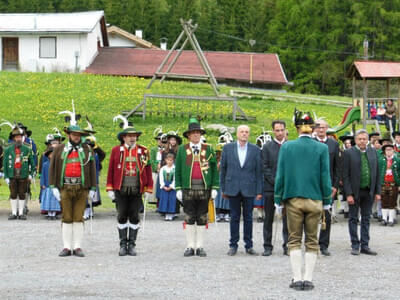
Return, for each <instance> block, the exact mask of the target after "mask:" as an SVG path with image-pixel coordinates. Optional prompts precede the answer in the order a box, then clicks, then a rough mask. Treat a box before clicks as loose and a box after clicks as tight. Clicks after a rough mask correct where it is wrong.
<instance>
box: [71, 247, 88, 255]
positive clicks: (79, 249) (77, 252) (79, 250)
mask: <svg viewBox="0 0 400 300" xmlns="http://www.w3.org/2000/svg"><path fill="white" fill-rule="evenodd" d="M72 254H73V255H75V256H78V257H84V256H85V253H83V251H82V249H81V248H76V249H74V251H73V252H72Z"/></svg>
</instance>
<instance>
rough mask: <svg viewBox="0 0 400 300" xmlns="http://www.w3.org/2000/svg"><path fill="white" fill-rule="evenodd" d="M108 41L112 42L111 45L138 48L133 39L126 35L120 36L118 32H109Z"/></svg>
mask: <svg viewBox="0 0 400 300" xmlns="http://www.w3.org/2000/svg"><path fill="white" fill-rule="evenodd" d="M108 41H109V43H110V47H132V48H136V44H135V43H134V42H133V41H131V40H128V39H126V38H124V37H121V36H118V35H116V34H113V33H111V34H110V33H109V34H108Z"/></svg>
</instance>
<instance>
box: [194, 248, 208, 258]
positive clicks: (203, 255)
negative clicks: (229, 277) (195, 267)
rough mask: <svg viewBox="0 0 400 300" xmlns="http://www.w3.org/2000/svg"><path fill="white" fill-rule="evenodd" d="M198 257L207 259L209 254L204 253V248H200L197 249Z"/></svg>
mask: <svg viewBox="0 0 400 300" xmlns="http://www.w3.org/2000/svg"><path fill="white" fill-rule="evenodd" d="M196 255H197V256H200V257H206V256H207V253H206V251H204V249H203V248H198V249H196Z"/></svg>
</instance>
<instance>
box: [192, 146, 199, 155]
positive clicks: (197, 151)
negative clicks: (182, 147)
mask: <svg viewBox="0 0 400 300" xmlns="http://www.w3.org/2000/svg"><path fill="white" fill-rule="evenodd" d="M192 148H193V153H194V154H199V148H198V147H197V146H193V147H192Z"/></svg>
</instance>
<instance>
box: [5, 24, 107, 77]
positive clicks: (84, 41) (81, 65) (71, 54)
mask: <svg viewBox="0 0 400 300" xmlns="http://www.w3.org/2000/svg"><path fill="white" fill-rule="evenodd" d="M2 37H3V35H1V34H0V70H1V68H2V60H3V56H2V45H1V38H2ZM5 37H18V47H19V49H18V51H19V53H18V58H19V70H20V71H24V72H75V69H76V63H77V66H78V71H83V70H85V69H86V68H87V67H88V66H89V65H90V64H91V63H92V61H93V60H94V59H95V57H96V56H97V54H98V49H97V41H98V40H99V41H100V44H101V46H103V39H102V35H101V27H100V23H97V25H96V27H95V28H94V30H93V31H92V32H91V33H89V34H87V33H76V34H69V33H65V34H46V33H44V34H36V33H35V34H29V35H28V34H24V35H7V36H5ZM40 37H56V44H57V50H56V51H57V55H56V58H40V57H39V45H40V42H39V38H40ZM76 54H78V55H79V56H78V60H77V61H76V56H75V55H76Z"/></svg>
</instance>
